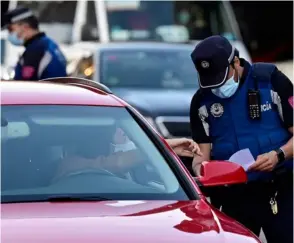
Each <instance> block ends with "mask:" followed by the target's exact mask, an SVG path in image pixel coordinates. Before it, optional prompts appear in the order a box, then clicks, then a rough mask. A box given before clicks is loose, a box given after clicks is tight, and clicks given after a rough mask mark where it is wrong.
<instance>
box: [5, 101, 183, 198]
mask: <svg viewBox="0 0 294 243" xmlns="http://www.w3.org/2000/svg"><path fill="white" fill-rule="evenodd" d="M1 134H2V136H1V150H2V151H1V162H2V168H1V169H2V170H1V183H2V188H1V194H2V201H4V202H5V201H11V200H14V199H13V198H15V197H16V196H17V200H20V201H27V200H29V201H30V200H31V201H33V200H40V199H42V198H46V197H50V195H72V194H73V195H79V194H90V195H99V196H101V195H103V197H107V198H110V199H130V200H141V199H142V200H143V199H150V200H153V199H176V200H185V199H188V198H187V195H186V194H185V192H184V190H183V188H182V187H181V185H180V184H179V182H178V180H177V178H176V176H175V174H174V173H173V171H172V170H171V168H170V166H169V165H168V163H167V161H166V160H165V158H164V157H163V155H162V154H161V153H160V152H159V150H158V149H157V147H156V146H155V145H154V143H153V142H152V141H151V140H150V138H149V137H148V136H147V134H146V133H145V132H144V130H143V129H142V128H141V127H140V126H139V125H138V123H137V122H136V121H135V119H134V118H133V116H132V115H131V114H130V113H129V112H128V111H127V110H126V109H125V108H121V107H96V106H53V105H46V106H44V105H43V106H42V105H25V106H2V111H1Z"/></svg>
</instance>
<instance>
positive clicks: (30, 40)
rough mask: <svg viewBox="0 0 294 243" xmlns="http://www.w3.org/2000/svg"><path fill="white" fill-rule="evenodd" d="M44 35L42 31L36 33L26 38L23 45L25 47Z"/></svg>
mask: <svg viewBox="0 0 294 243" xmlns="http://www.w3.org/2000/svg"><path fill="white" fill-rule="evenodd" d="M44 36H45V33H44V32H40V33H38V34H36V35H34V36H33V37H32V38H31V39H29V40H27V41H26V42H25V43H24V46H25V47H27V46H28V45H29V44H31V43H32V42H33V41H34V40H37V39H40V38H41V37H44Z"/></svg>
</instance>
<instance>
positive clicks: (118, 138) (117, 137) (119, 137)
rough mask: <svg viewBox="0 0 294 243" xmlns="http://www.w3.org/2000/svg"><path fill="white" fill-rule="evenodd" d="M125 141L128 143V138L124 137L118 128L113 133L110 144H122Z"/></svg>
mask: <svg viewBox="0 0 294 243" xmlns="http://www.w3.org/2000/svg"><path fill="white" fill-rule="evenodd" d="M127 141H128V137H127V136H126V134H125V132H124V131H123V130H122V129H121V128H119V127H118V128H117V129H116V131H115V133H114V136H113V141H112V142H113V143H114V144H124V143H126V142H127Z"/></svg>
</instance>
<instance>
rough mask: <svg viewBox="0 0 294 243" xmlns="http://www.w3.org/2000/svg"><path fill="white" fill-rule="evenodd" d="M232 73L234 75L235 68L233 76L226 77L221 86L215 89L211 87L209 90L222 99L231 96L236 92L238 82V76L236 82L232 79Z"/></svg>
mask: <svg viewBox="0 0 294 243" xmlns="http://www.w3.org/2000/svg"><path fill="white" fill-rule="evenodd" d="M234 75H235V70H234V74H233V76H232V77H231V78H230V79H228V80H227V82H226V83H225V84H224V85H223V86H221V87H219V88H217V89H212V90H211V92H212V93H213V94H215V95H216V96H218V97H220V98H222V99H225V98H230V97H232V96H233V95H234V94H235V93H236V91H237V89H238V87H239V83H240V82H239V76H238V82H236V81H235V80H234Z"/></svg>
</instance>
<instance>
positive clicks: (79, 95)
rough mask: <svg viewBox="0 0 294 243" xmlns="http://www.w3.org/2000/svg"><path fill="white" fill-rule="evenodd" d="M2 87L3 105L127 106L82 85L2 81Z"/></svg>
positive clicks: (0, 83)
mask: <svg viewBox="0 0 294 243" xmlns="http://www.w3.org/2000/svg"><path fill="white" fill-rule="evenodd" d="M0 87H1V105H29V104H32V105H37V104H39V105H95V106H118V107H124V106H125V104H124V103H123V102H122V101H121V100H120V99H118V98H117V97H116V96H114V95H112V94H108V93H106V92H103V91H101V90H98V89H94V88H89V87H88V88H86V86H84V87H82V86H81V85H70V84H56V83H55V84H54V83H49V82H37V81H35V82H29V81H1V82H0Z"/></svg>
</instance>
